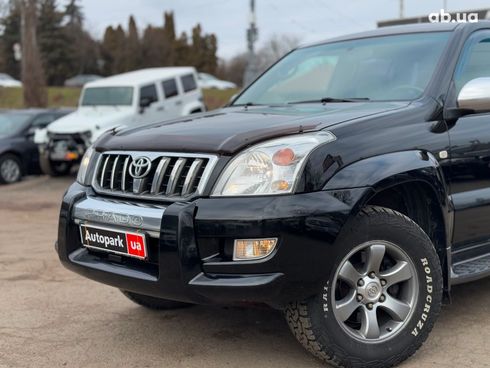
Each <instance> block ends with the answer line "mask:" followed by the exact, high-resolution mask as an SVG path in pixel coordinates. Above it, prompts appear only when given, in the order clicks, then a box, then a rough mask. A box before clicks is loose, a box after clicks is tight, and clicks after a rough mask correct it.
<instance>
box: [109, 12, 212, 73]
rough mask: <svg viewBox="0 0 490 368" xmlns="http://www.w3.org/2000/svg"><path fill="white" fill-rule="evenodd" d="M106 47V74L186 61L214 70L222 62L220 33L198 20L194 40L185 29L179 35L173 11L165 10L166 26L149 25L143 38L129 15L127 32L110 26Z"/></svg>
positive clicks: (199, 68) (179, 63)
mask: <svg viewBox="0 0 490 368" xmlns="http://www.w3.org/2000/svg"><path fill="white" fill-rule="evenodd" d="M102 50H103V53H102V57H103V59H104V65H105V67H104V71H103V72H104V74H105V75H111V74H117V73H122V72H126V71H130V70H135V69H141V68H150V67H161V66H184V65H188V66H195V67H196V68H197V69H198V70H199V71H205V72H208V73H214V72H215V71H216V68H217V63H218V58H217V56H216V52H217V39H216V36H215V35H214V34H202V29H201V26H200V25H199V24H198V25H196V26H195V27H194V28H193V30H192V37H191V39H190V40H189V39H188V37H187V34H186V33H185V32H184V33H182V34H181V35H180V36H179V37H177V36H176V32H175V21H174V15H173V13H171V12H168V13H167V12H166V13H164V24H163V27H155V26H152V25H149V26H147V27H146V29H145V30H144V32H143V35H142V37H141V38H140V37H139V35H138V29H137V27H136V23H135V22H134V19H133V17H130V19H129V26H128V33H127V34H126V33H125V32H124V31H123V30H122V28H120V26H119V27H118V28H117V29H116V30H114V28H112V27H108V28H107V29H106V31H105V35H104V40H103V42H102ZM118 60H122V61H123V62H118Z"/></svg>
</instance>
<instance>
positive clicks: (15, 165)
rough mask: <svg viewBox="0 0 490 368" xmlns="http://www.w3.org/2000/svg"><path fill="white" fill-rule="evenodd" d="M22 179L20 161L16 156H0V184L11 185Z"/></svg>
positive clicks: (9, 154)
mask: <svg viewBox="0 0 490 368" xmlns="http://www.w3.org/2000/svg"><path fill="white" fill-rule="evenodd" d="M21 179H22V161H21V160H20V158H19V157H17V156H16V155H13V154H11V153H7V154H5V155H2V156H0V184H13V183H16V182H18V181H20V180H21Z"/></svg>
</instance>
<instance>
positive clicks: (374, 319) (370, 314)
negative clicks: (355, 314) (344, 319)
mask: <svg viewBox="0 0 490 368" xmlns="http://www.w3.org/2000/svg"><path fill="white" fill-rule="evenodd" d="M360 332H361V334H362V335H363V336H364V337H365V338H366V339H378V338H379V337H380V335H381V334H380V331H379V324H378V316H377V315H376V308H375V309H372V310H368V309H367V308H362V313H361V329H360Z"/></svg>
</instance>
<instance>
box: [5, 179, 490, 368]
mask: <svg viewBox="0 0 490 368" xmlns="http://www.w3.org/2000/svg"><path fill="white" fill-rule="evenodd" d="M71 180H73V179H72V178H71V179H56V180H54V179H48V178H31V179H28V180H26V181H24V182H22V183H20V184H16V185H14V186H8V187H5V186H2V187H0V367H2V368H3V367H16V368H17V367H169V368H173V367H199V368H207V367H209V368H217V367H268V368H273V367H281V368H285V367H295V368H296V367H322V366H323V365H322V364H320V363H319V362H318V361H317V360H315V359H314V358H312V357H310V356H309V354H308V353H306V352H305V351H303V349H302V348H301V347H300V345H299V344H297V343H296V341H295V339H294V338H293V337H292V335H291V334H290V333H289V330H288V328H287V326H286V323H285V322H284V321H283V319H282V317H281V315H280V313H278V312H276V311H273V310H268V309H240V308H211V307H193V308H189V309H185V310H180V311H170V312H152V311H148V310H145V309H144V308H141V307H138V306H136V305H135V304H133V303H131V302H130V301H128V300H127V299H126V298H125V297H124V296H122V295H121V294H120V293H119V292H118V291H117V290H115V289H113V288H110V287H107V286H104V285H99V284H97V283H94V282H92V281H89V280H86V279H83V278H81V277H79V276H77V275H75V274H73V273H71V272H68V271H66V270H65V269H64V268H62V266H61V265H60V264H59V262H58V259H57V256H56V254H55V252H54V249H53V242H54V240H55V237H56V229H57V228H56V226H57V214H58V207H59V201H60V198H61V196H62V194H63V192H64V190H65V189H66V187H67V186H68V185H69V183H70V181H71ZM453 297H454V301H453V304H452V305H451V306H446V307H444V308H443V311H442V315H441V317H440V319H439V322H438V324H437V325H436V327H435V329H434V331H433V333H432V335H431V337H430V338H429V340H428V342H427V343H426V344H425V345H424V347H423V348H422V349H421V350H420V351H419V352H418V353H417V355H416V356H415V357H414V358H412V359H411V360H410V361H408V362H407V363H405V364H404V365H403V367H416V368H421V367H490V307H489V305H490V279H486V280H483V281H479V282H475V283H473V284H468V285H465V286H460V287H457V288H455V290H454V295H453Z"/></svg>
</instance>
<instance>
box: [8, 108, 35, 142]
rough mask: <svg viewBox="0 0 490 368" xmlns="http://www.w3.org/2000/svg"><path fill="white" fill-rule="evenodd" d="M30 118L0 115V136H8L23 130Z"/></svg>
mask: <svg viewBox="0 0 490 368" xmlns="http://www.w3.org/2000/svg"><path fill="white" fill-rule="evenodd" d="M31 117H32V116H31V115H28V114H13V113H4V114H0V136H9V135H13V134H16V133H18V132H20V131H21V130H22V129H24V128H25V127H26V125H27V123H28V122H29V120H30V118H31Z"/></svg>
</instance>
